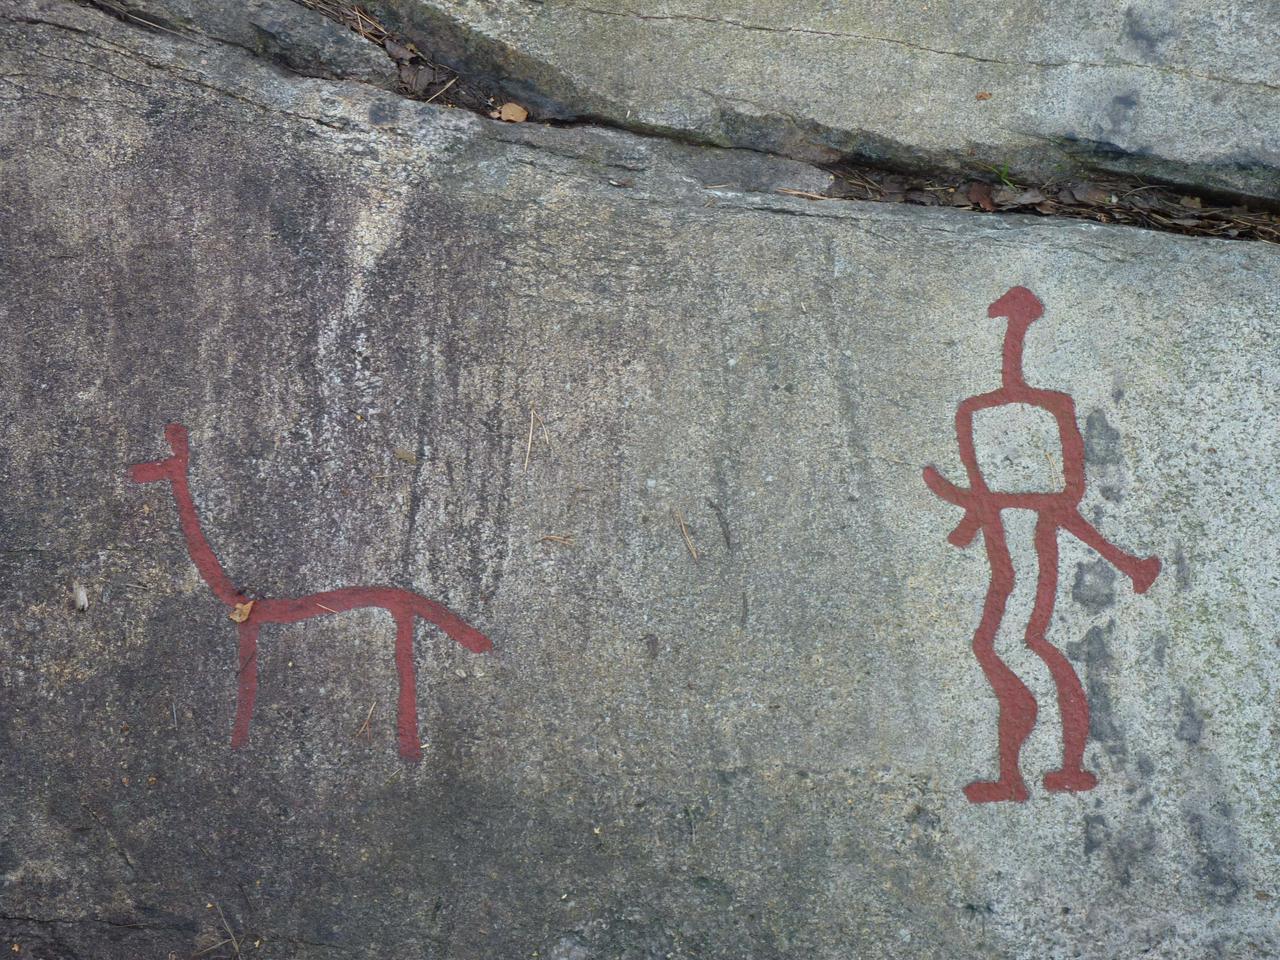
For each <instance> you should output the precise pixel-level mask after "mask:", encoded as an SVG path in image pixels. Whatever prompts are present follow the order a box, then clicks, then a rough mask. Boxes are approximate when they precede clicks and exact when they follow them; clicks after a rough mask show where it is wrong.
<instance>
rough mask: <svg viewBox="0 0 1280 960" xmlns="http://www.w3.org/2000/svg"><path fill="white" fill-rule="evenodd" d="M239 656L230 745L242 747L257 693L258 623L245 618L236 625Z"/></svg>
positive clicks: (247, 732)
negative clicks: (234, 715)
mask: <svg viewBox="0 0 1280 960" xmlns="http://www.w3.org/2000/svg"><path fill="white" fill-rule="evenodd" d="M238 628H239V631H240V658H239V669H238V673H237V678H238V684H237V686H238V689H239V693H238V694H237V696H236V722H235V725H234V726H233V727H232V728H231V746H232V747H233V748H236V747H243V746H244V745H245V744H246V743H248V742H249V723H250V722H251V721H252V720H253V701H254V699H255V698H256V697H257V695H258V624H256V623H254V622H253V621H252V620H246V621H245V622H244V623H241V624H239V625H238Z"/></svg>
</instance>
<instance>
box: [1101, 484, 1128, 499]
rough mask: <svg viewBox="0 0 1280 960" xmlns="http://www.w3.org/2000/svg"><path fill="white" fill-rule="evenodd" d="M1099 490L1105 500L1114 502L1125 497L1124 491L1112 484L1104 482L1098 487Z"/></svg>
mask: <svg viewBox="0 0 1280 960" xmlns="http://www.w3.org/2000/svg"><path fill="white" fill-rule="evenodd" d="M1098 492H1099V493H1101V494H1102V498H1103V499H1104V500H1109V501H1111V502H1112V503H1119V502H1120V501H1121V500H1123V499H1124V491H1122V490H1121V489H1120V488H1119V487H1116V486H1112V485H1111V484H1103V485H1102V486H1100V487H1099V488H1098Z"/></svg>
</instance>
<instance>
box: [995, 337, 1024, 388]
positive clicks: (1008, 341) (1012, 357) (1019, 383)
mask: <svg viewBox="0 0 1280 960" xmlns="http://www.w3.org/2000/svg"><path fill="white" fill-rule="evenodd" d="M1029 326H1031V324H1030V322H1028V321H1023V320H1010V321H1009V329H1008V330H1007V331H1005V335H1004V362H1003V363H1002V365H1001V368H1000V375H1001V379H1002V380H1003V381H1004V386H1005V389H1006V390H1007V389H1010V388H1013V389H1016V388H1018V387H1025V386H1026V385H1027V381H1026V380H1024V379H1023V378H1022V348H1023V346H1024V345H1025V343H1026V339H1027V328H1028V327H1029Z"/></svg>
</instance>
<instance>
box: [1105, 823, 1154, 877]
mask: <svg viewBox="0 0 1280 960" xmlns="http://www.w3.org/2000/svg"><path fill="white" fill-rule="evenodd" d="M1108 839H1109V842H1108V843H1107V859H1108V860H1109V861H1110V862H1111V869H1112V871H1114V873H1115V877H1116V880H1117V882H1118V883H1119V884H1120V886H1122V887H1127V886H1129V885H1130V884H1132V883H1133V871H1134V867H1136V866H1137V865H1138V864H1140V863H1143V862H1144V861H1147V860H1149V859H1150V858H1151V854H1153V853H1154V852H1155V850H1156V831H1155V827H1154V826H1153V825H1152V824H1150V823H1142V824H1140V825H1138V826H1137V827H1136V829H1133V830H1125V831H1123V832H1120V833H1118V834H1116V835H1115V836H1112V837H1110V838H1108Z"/></svg>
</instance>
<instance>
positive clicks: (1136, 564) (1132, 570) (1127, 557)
mask: <svg viewBox="0 0 1280 960" xmlns="http://www.w3.org/2000/svg"><path fill="white" fill-rule="evenodd" d="M1063 527H1064V529H1066V530H1069V531H1070V532H1071V533H1074V534H1075V535H1076V536H1077V537H1079V538H1080V542H1081V543H1083V544H1085V545H1086V546H1090V547H1093V549H1094V550H1097V551H1098V553H1099V554H1101V555H1102V559H1104V560H1106V561H1107V562H1108V563H1110V564H1111V565H1112V566H1114V567H1115V568H1116V569H1117V570H1119V571H1120V572H1121V573H1123V574H1124V575H1125V576H1126V577H1128V578H1129V579H1130V580H1132V581H1133V590H1134V592H1135V593H1146V592H1147V590H1148V588H1149V587H1150V586H1151V584H1153V583H1155V581H1156V577H1158V576H1160V558H1159V557H1145V558H1143V557H1135V556H1134V555H1133V554H1131V553H1125V552H1124V551H1123V550H1121V549H1120V548H1119V547H1117V546H1116V545H1115V544H1114V543H1112V542H1111V541H1110V540H1108V539H1106V538H1105V537H1104V536H1103V535H1102V534H1101V533H1099V532H1098V528H1097V527H1095V526H1094V525H1093V524H1091V523H1090V522H1089V521H1088V520H1086V519H1085V518H1084V517H1082V516H1080V514H1079V513H1078V512H1075V511H1073V512H1072V513H1071V515H1070V516H1069V517H1068V518H1067V519H1066V522H1065V523H1064V524H1063Z"/></svg>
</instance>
